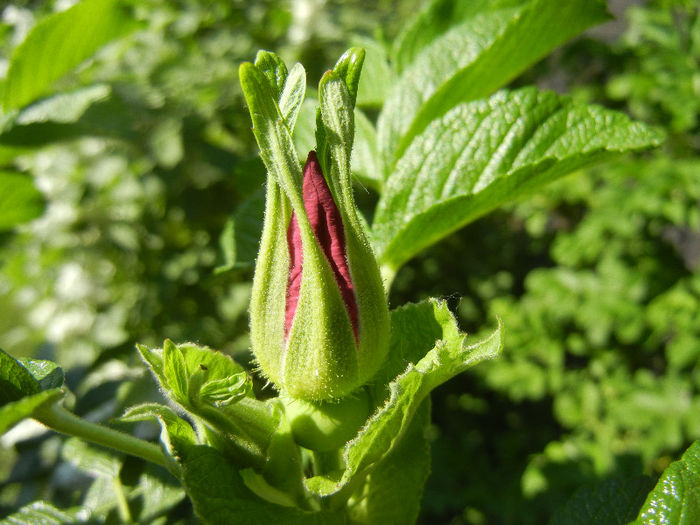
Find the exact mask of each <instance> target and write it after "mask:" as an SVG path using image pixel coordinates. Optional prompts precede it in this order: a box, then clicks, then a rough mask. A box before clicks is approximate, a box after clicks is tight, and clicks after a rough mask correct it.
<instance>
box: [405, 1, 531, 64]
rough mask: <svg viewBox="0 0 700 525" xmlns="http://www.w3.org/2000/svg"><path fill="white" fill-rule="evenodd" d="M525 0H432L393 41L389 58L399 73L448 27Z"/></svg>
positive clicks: (517, 4) (519, 3) (515, 5)
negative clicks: (467, 0)
mask: <svg viewBox="0 0 700 525" xmlns="http://www.w3.org/2000/svg"><path fill="white" fill-rule="evenodd" d="M527 1H528V0H471V1H469V2H455V1H454V0H433V1H432V2H427V3H426V4H425V7H424V8H423V9H422V10H421V11H419V12H418V13H417V14H416V16H414V17H413V19H411V20H410V21H409V22H408V23H406V24H405V25H404V27H403V29H402V31H401V33H400V34H399V35H398V36H397V37H396V39H395V40H394V46H393V50H392V57H393V62H394V66H395V67H396V70H397V71H398V72H399V73H401V72H402V71H403V70H404V69H406V68H407V67H408V66H410V65H411V63H412V62H413V61H415V60H416V58H417V57H418V56H419V55H420V53H421V51H423V49H425V47H426V46H427V45H428V44H430V43H431V42H432V41H433V40H435V39H436V38H437V37H439V36H440V35H442V34H443V33H445V31H447V30H448V29H450V28H451V27H454V26H455V25H457V24H459V23H460V22H464V21H465V20H466V19H468V18H470V17H473V16H474V15H475V14H478V13H479V12H481V11H486V10H487V9H491V10H495V9H497V8H503V7H507V6H509V5H510V6H512V7H517V6H519V5H522V4H524V3H526V2H527Z"/></svg>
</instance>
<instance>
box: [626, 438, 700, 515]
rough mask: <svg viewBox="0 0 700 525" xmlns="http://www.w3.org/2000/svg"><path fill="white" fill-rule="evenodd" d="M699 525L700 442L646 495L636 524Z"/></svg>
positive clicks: (665, 471)
mask: <svg viewBox="0 0 700 525" xmlns="http://www.w3.org/2000/svg"><path fill="white" fill-rule="evenodd" d="M695 523H700V441H696V442H695V443H693V444H692V445H690V447H689V448H688V450H686V451H685V453H684V454H683V457H682V458H681V459H679V460H678V461H675V462H673V463H671V465H670V466H669V467H668V468H667V469H666V470H664V472H663V474H662V475H661V479H659V482H658V483H657V484H656V487H654V490H652V491H651V492H650V493H649V495H648V496H647V499H646V501H645V502H644V505H643V506H642V510H641V511H640V512H639V517H638V518H637V521H636V522H635V525H662V524H663V525H692V524H695Z"/></svg>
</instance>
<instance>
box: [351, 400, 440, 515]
mask: <svg viewBox="0 0 700 525" xmlns="http://www.w3.org/2000/svg"><path fill="white" fill-rule="evenodd" d="M429 425H430V399H425V400H424V401H423V402H422V403H421V405H420V407H419V408H418V410H416V414H415V415H414V416H413V420H412V421H411V424H410V425H409V427H408V429H407V430H406V432H405V434H404V435H403V437H402V438H401V440H400V441H399V442H398V444H397V445H396V446H395V447H394V448H393V449H392V451H391V452H390V453H389V454H388V455H387V456H386V457H385V458H384V459H383V460H382V461H380V462H379V463H378V464H377V466H376V467H375V468H374V469H373V470H372V471H371V472H370V473H369V475H368V476H367V480H366V482H365V484H364V486H363V488H362V494H361V495H360V496H359V497H357V498H356V501H351V502H350V503H349V505H348V507H349V511H348V512H349V514H350V517H351V518H352V519H353V520H355V521H357V522H359V523H415V522H416V519H417V518H418V511H419V510H420V502H421V498H422V496H423V486H424V485H425V482H426V480H427V479H428V475H429V474H430V444H429V443H428V440H427V439H426V437H425V436H426V429H427V427H428V426H429Z"/></svg>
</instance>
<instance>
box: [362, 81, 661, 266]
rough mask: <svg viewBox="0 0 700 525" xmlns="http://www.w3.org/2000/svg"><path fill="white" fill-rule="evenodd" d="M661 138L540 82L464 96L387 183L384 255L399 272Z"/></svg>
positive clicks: (380, 211)
mask: <svg viewBox="0 0 700 525" xmlns="http://www.w3.org/2000/svg"><path fill="white" fill-rule="evenodd" d="M661 139H662V137H661V136H660V134H659V133H657V132H655V131H653V130H650V129H649V128H647V127H645V126H644V125H642V124H638V123H634V122H632V121H630V119H629V118H627V117H626V116H625V115H623V114H621V113H617V112H614V111H610V110H606V109H604V108H601V107H598V106H586V105H583V104H577V103H574V102H572V101H571V100H570V99H569V98H567V97H560V96H558V95H556V94H555V93H552V92H542V91H538V90H536V89H535V88H531V87H529V88H523V89H520V90H517V91H501V92H499V93H497V94H495V95H494V96H492V97H491V98H489V99H488V100H480V101H474V102H469V103H464V104H460V105H458V106H456V107H455V108H453V109H452V110H451V111H450V112H448V113H447V114H445V115H444V116H443V117H441V118H440V119H438V120H436V121H435V122H433V123H432V124H431V125H430V126H429V127H428V128H427V129H426V130H425V131H424V132H423V133H422V134H421V135H420V136H418V137H416V139H415V140H414V142H413V143H412V144H411V146H410V148H409V149H408V150H407V151H406V154H405V155H404V157H403V158H402V159H401V161H400V162H399V164H398V165H397V167H396V172H395V173H394V174H393V175H392V177H391V178H390V179H389V180H388V181H387V183H386V186H385V191H384V193H383V194H382V196H381V198H380V200H379V203H378V205H377V212H376V215H375V221H374V224H373V234H374V240H375V241H376V245H375V246H376V249H377V253H378V256H379V260H380V262H381V264H383V265H385V266H387V267H389V268H390V269H392V270H396V269H397V268H398V267H399V266H400V265H401V264H402V263H404V262H405V261H406V260H408V259H409V258H411V257H412V256H413V255H415V254H416V253H417V252H418V251H420V250H421V249H423V248H425V247H426V246H428V245H430V244H432V243H434V242H436V241H437V240H439V239H441V238H442V237H444V236H446V235H447V234H449V233H451V232H453V231H454V230H456V229H458V228H460V227H462V226H464V225H466V224H467V223H468V222H471V221H473V220H474V219H476V218H478V217H479V216H481V215H483V214H484V213H486V212H488V211H489V210H491V209H493V208H495V207H496V206H498V205H501V204H503V203H505V202H507V201H508V200H511V199H513V198H515V197H518V196H520V195H522V194H524V193H526V192H527V191H531V190H533V189H535V188H537V187H539V186H541V185H542V184H545V183H547V182H550V181H552V180H554V179H556V178H557V177H560V176H562V175H565V174H566V173H569V172H571V171H573V170H575V169H577V168H580V167H582V166H585V165H587V164H591V163H592V162H596V161H600V160H602V159H606V158H608V157H610V156H611V155H613V154H617V153H619V152H623V151H630V150H638V149H642V148H647V147H650V146H654V145H657V144H659V143H660V141H661Z"/></svg>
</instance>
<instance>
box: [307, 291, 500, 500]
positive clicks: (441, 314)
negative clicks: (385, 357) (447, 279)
mask: <svg viewBox="0 0 700 525" xmlns="http://www.w3.org/2000/svg"><path fill="white" fill-rule="evenodd" d="M428 305H429V306H430V307H431V308H430V309H431V310H432V315H433V319H432V321H431V322H430V323H429V326H430V328H429V329H428V331H432V329H434V327H435V325H436V323H437V325H438V326H440V328H441V331H442V335H443V338H442V339H439V340H437V341H435V339H433V347H432V349H431V350H430V351H429V352H427V353H426V354H425V355H424V356H423V357H422V358H420V360H418V361H417V362H411V361H409V363H408V367H405V365H404V372H403V373H401V374H400V375H399V376H398V377H396V379H394V380H393V381H392V382H391V383H389V386H388V390H389V397H388V399H387V400H386V402H385V403H384V404H380V406H379V408H378V409H377V411H376V412H375V413H374V414H373V415H372V416H371V417H370V419H369V420H368V422H367V424H366V425H365V426H364V427H363V429H362V430H361V431H360V433H359V434H358V436H357V437H356V438H355V439H353V440H352V441H350V442H348V444H347V445H346V447H345V450H344V453H343V459H344V461H345V465H346V468H345V470H344V471H343V473H342V475H341V476H340V477H339V478H334V477H333V476H316V477H313V478H310V479H308V480H307V481H306V484H307V487H308V488H309V490H311V491H313V492H316V493H317V494H319V495H322V496H327V495H330V494H334V493H336V492H338V491H339V490H341V489H343V488H344V487H345V486H346V485H347V484H348V483H349V482H350V481H351V480H352V479H353V478H354V477H355V476H358V475H362V474H364V473H366V472H367V470H368V469H369V468H371V467H372V466H374V465H377V464H378V463H379V462H380V461H382V460H383V459H384V458H385V457H386V456H387V454H389V453H390V452H391V451H392V449H393V448H394V447H395V446H396V445H397V444H398V443H400V441H401V437H402V436H403V434H404V433H405V432H406V431H407V429H408V428H409V425H410V423H411V421H412V418H413V415H414V414H415V412H416V411H417V409H418V407H419V406H420V405H421V403H422V402H423V400H424V399H425V398H426V397H427V396H428V394H429V393H430V391H431V390H433V389H434V388H436V387H437V386H439V385H441V384H442V383H444V382H445V381H447V380H449V379H450V378H452V377H454V376H455V375H457V374H459V373H460V372H463V371H464V370H466V369H467V368H470V367H471V366H474V365H475V364H477V363H479V362H480V361H483V360H485V359H492V358H494V357H496V356H497V355H498V354H499V353H500V351H501V348H502V344H503V330H502V327H501V326H500V325H499V327H498V328H497V329H496V330H495V331H494V332H493V333H492V334H491V335H490V336H488V337H487V338H486V339H484V340H482V341H478V342H476V343H474V344H472V345H467V344H466V339H467V335H466V334H463V333H460V332H459V330H458V329H457V324H456V320H455V319H454V316H452V314H451V313H450V312H449V310H448V308H447V305H446V303H444V302H438V301H435V300H430V301H429V302H428ZM430 309H429V308H428V307H426V306H420V305H419V306H418V307H413V308H408V309H406V310H403V311H401V310H400V312H402V313H400V314H399V317H400V318H401V317H404V316H406V315H412V314H415V318H416V321H418V320H420V319H421V318H424V317H425V315H426V312H428V311H429V310H430ZM392 318H393V316H392ZM404 320H405V319H400V321H404ZM412 326H413V327H417V326H419V325H418V324H417V323H414V324H413V325H412ZM392 332H393V333H396V330H394V329H393V327H392ZM402 335H403V337H402V338H401V339H402V342H401V346H400V347H399V351H400V350H401V348H404V349H406V348H407V347H408V350H407V352H406V355H407V356H409V355H411V354H413V353H414V351H413V346H414V345H413V344H412V343H414V342H415V343H416V344H415V346H416V347H417V348H421V347H422V348H425V347H424V346H423V344H424V343H425V341H426V337H425V332H422V331H420V330H419V331H418V333H417V334H416V338H415V341H414V340H413V335H412V330H411V331H408V332H405V333H403V334H402ZM393 352H394V347H392V348H391V351H390V354H393ZM415 353H420V350H418V351H417V352H415ZM399 359H400V358H398V357H395V356H393V357H392V361H391V362H390V363H389V365H388V369H391V368H393V367H395V366H397V363H398V361H399ZM404 363H405V361H404ZM385 373H386V372H385ZM377 383H378V384H383V383H381V379H378V380H377Z"/></svg>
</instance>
